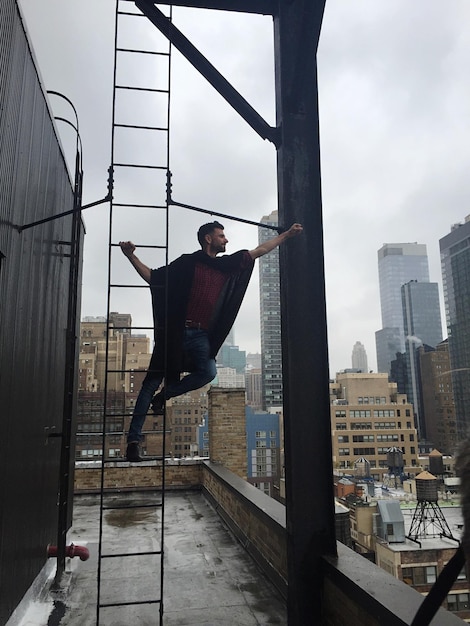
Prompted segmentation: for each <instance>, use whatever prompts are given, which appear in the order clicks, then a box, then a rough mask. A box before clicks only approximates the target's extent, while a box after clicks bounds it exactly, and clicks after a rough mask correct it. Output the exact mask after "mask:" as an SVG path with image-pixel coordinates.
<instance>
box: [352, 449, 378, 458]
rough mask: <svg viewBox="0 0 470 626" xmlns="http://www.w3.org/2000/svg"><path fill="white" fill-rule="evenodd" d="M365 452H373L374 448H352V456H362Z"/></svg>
mask: <svg viewBox="0 0 470 626" xmlns="http://www.w3.org/2000/svg"><path fill="white" fill-rule="evenodd" d="M366 454H375V448H354V456H364V455H366Z"/></svg>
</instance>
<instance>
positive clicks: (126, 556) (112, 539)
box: [96, 0, 171, 626]
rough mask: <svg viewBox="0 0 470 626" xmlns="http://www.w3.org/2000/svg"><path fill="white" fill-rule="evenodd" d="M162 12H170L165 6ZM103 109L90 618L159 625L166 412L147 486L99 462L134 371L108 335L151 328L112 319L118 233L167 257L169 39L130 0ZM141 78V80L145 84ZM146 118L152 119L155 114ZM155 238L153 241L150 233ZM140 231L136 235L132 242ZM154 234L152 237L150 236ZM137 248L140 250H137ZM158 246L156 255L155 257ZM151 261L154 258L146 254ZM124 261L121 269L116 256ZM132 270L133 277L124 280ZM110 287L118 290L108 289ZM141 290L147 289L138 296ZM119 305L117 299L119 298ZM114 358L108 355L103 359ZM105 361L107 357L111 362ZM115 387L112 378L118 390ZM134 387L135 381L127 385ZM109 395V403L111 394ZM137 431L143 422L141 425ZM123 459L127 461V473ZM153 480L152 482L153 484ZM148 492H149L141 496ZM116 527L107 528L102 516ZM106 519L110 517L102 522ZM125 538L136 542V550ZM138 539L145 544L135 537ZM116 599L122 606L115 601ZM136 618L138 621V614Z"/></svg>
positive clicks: (121, 421)
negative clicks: (100, 339)
mask: <svg viewBox="0 0 470 626" xmlns="http://www.w3.org/2000/svg"><path fill="white" fill-rule="evenodd" d="M168 16H169V17H170V18H171V9H169V13H168ZM114 48H115V49H114V79H113V112H112V138H111V176H112V177H113V183H114V196H113V198H112V199H111V201H110V207H109V242H108V305H107V324H106V357H105V388H104V402H103V418H102V450H101V459H102V461H101V489H100V522H99V542H98V575H97V580H98V582H97V587H98V589H97V596H98V597H97V605H96V623H97V626H99V625H100V624H103V625H104V624H106V625H107V624H112V623H113V617H112V616H113V615H115V614H116V613H115V612H116V610H120V613H119V616H120V619H124V621H126V611H128V612H129V613H128V615H129V619H128V620H127V621H129V623H155V624H159V625H160V626H161V625H162V624H163V573H164V510H165V507H164V499H165V456H166V451H165V439H166V436H165V435H166V415H165V413H164V415H163V418H159V419H160V421H162V425H161V427H162V433H163V434H162V449H161V465H159V464H158V463H157V464H155V465H153V464H152V465H151V466H150V467H149V470H150V471H152V472H155V481H156V482H154V485H155V487H154V489H153V490H152V495H151V497H150V496H147V497H145V498H143V499H142V498H139V496H138V495H136V494H135V493H133V494H132V495H129V494H126V493H123V491H121V492H120V493H119V495H116V493H115V492H114V493H113V492H112V491H111V490H110V489H108V487H109V480H108V476H109V474H108V473H107V471H109V470H110V469H111V468H112V467H113V466H114V465H117V464H118V463H119V461H118V460H117V459H116V458H115V457H113V456H112V453H113V452H114V450H115V449H113V448H112V445H113V438H116V437H117V436H118V435H119V431H120V436H121V442H122V441H123V438H124V432H125V430H126V426H127V425H128V420H129V406H128V404H127V402H122V401H121V404H120V405H119V395H121V397H122V398H123V399H124V398H126V392H130V391H131V389H132V382H131V381H132V379H133V378H134V374H135V370H134V369H133V368H131V367H128V366H127V367H126V365H125V359H123V360H122V363H123V365H122V367H121V366H118V367H117V366H116V359H115V357H114V355H112V354H111V350H110V339H111V338H112V337H113V336H114V337H115V336H116V333H123V334H125V335H127V339H129V337H131V336H132V331H135V330H142V331H143V330H145V331H149V332H152V334H153V327H151V326H142V325H135V326H134V325H133V324H131V325H121V326H120V325H116V324H113V323H112V322H111V317H112V311H116V310H117V307H116V305H115V304H114V303H115V302H119V298H120V297H121V301H122V294H123V293H126V294H127V293H128V294H129V296H128V300H127V301H128V302H129V301H132V298H133V297H135V294H137V293H138V290H139V289H141V288H142V287H144V286H145V285H142V284H141V282H140V281H139V279H138V278H137V275H136V274H132V276H133V278H132V279H131V280H129V281H127V282H123V281H122V275H123V272H125V271H129V272H133V269H132V268H130V269H127V265H129V263H128V261H127V259H125V258H124V257H123V255H122V253H121V250H120V248H119V243H118V242H119V240H121V239H125V240H128V239H130V238H131V237H130V236H129V230H130V231H131V232H132V231H133V230H134V229H135V237H134V236H132V239H133V241H134V242H135V243H136V246H137V247H138V248H139V250H142V249H145V248H151V249H152V250H153V251H154V252H155V253H156V254H155V257H157V258H152V260H151V261H149V263H148V264H149V265H151V266H152V267H155V266H158V265H164V264H166V263H168V226H169V224H168V222H169V219H168V198H167V193H166V183H167V180H168V176H169V118H170V69H171V45H170V44H169V43H168V40H167V39H166V38H164V37H163V36H161V35H158V36H157V35H156V33H155V29H154V28H153V27H152V26H151V24H149V23H148V20H147V19H146V18H145V16H143V15H142V13H141V12H139V11H138V10H137V9H136V8H135V5H134V3H133V2H132V0H116V16H115V46H114ZM149 83H150V84H149ZM155 120H156V122H157V123H155ZM159 238H160V241H159ZM142 240H143V241H142ZM155 241H157V243H155ZM143 252H144V253H145V252H146V251H145V250H143ZM158 255H160V262H158ZM155 261H156V262H155ZM123 263H127V265H126V269H125V270H124V269H123V266H122V264H123ZM134 276H135V279H136V282H135V283H134V282H133V280H134ZM118 293H120V296H117V295H116V294H118ZM148 297H149V298H150V296H148ZM124 306H125V305H124ZM113 358H114V362H113V360H112V359H113ZM113 363H114V364H113ZM117 387H120V389H118V388H117ZM135 391H137V389H136V390H135ZM116 398H118V402H116ZM144 435H145V431H144ZM132 471H133V466H131V465H130V466H129V472H132ZM157 483H158V484H157ZM149 499H151V500H152V501H151V502H149ZM138 519H144V520H145V522H146V523H145V526H146V527H147V529H148V527H149V526H150V527H151V531H150V533H149V534H148V536H146V538H145V539H143V538H142V537H141V536H139V537H138V539H137V540H136V541H135V542H133V537H135V533H136V532H138V533H139V532H140V530H139V529H138V528H137V526H134V535H133V533H132V526H133V524H132V521H135V520H138ZM110 520H112V521H113V522H114V527H116V528H117V529H118V530H117V531H115V532H112V531H111V532H110V531H109V528H110V523H109V521H110ZM111 528H113V525H112V524H111ZM134 543H136V544H137V545H139V546H141V545H143V548H142V550H141V549H139V550H136V549H135V547H134V545H133V544H134ZM144 544H145V545H144ZM118 607H122V608H120V609H118ZM139 618H140V621H139Z"/></svg>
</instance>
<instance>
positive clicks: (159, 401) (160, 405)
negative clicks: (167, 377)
mask: <svg viewBox="0 0 470 626" xmlns="http://www.w3.org/2000/svg"><path fill="white" fill-rule="evenodd" d="M152 411H153V414H154V415H163V414H164V412H165V394H164V392H163V391H160V392H159V393H156V394H155V395H154V396H153V398H152Z"/></svg>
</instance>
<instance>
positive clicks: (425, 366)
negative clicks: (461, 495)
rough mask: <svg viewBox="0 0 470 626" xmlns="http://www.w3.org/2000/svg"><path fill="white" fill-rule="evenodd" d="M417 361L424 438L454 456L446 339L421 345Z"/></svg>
mask: <svg viewBox="0 0 470 626" xmlns="http://www.w3.org/2000/svg"><path fill="white" fill-rule="evenodd" d="M419 361H420V372H421V388H422V398H423V409H424V419H425V422H426V434H427V438H428V440H430V441H431V442H432V443H433V445H434V447H435V448H437V449H438V450H439V451H441V452H442V453H443V454H447V455H455V453H456V451H457V447H458V443H459V441H458V437H457V423H456V417H455V400H454V389H453V386H452V372H451V366H450V355H449V342H448V340H447V339H446V340H445V341H442V342H441V343H439V344H438V345H437V346H436V348H435V349H431V348H426V347H425V346H421V347H420V348H419Z"/></svg>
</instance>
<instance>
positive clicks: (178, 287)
mask: <svg viewBox="0 0 470 626" xmlns="http://www.w3.org/2000/svg"><path fill="white" fill-rule="evenodd" d="M245 252H246V251H245V250H239V251H238V252H235V253H234V254H230V255H224V256H221V257H210V256H209V255H207V254H206V253H205V252H203V251H202V250H198V251H197V252H193V253H192V254H183V255H182V256H180V257H179V258H178V259H176V260H175V261H173V262H172V263H170V264H169V265H168V266H164V267H160V268H159V269H157V270H152V274H151V281H150V289H151V293H152V306H153V318H154V325H155V348H154V350H153V354H152V358H151V360H150V366H149V375H152V374H156V375H160V374H162V373H164V372H165V358H166V361H167V367H166V374H167V377H168V376H176V375H178V374H179V373H180V372H183V371H188V370H189V368H190V364H188V363H185V362H184V354H183V349H182V344H183V335H184V324H185V320H186V311H187V307H188V301H189V295H190V292H191V286H192V283H193V277H194V270H195V267H196V263H204V264H206V265H209V266H210V267H213V268H215V269H217V270H219V271H220V272H224V273H227V274H230V278H229V279H228V280H227V282H226V283H225V285H224V287H223V289H222V291H221V293H220V296H219V299H218V301H217V304H216V306H215V309H214V312H213V315H212V319H211V322H210V325H209V328H208V329H207V330H208V334H209V342H210V347H211V353H210V356H211V357H212V358H215V356H216V354H217V352H218V351H219V349H220V347H221V345H222V344H223V342H224V340H225V338H226V337H227V335H228V333H229V332H230V329H231V328H232V325H233V323H234V321H235V318H236V316H237V313H238V311H239V309H240V306H241V303H242V301H243V297H244V295H245V292H246V289H247V287H248V283H249V281H250V277H251V273H252V271H253V266H254V261H253V260H252V261H251V263H250V264H249V266H248V267H246V268H245V269H243V270H241V269H240V267H241V266H242V265H244V264H243V256H244V253H245ZM166 293H168V298H166V297H165V295H166ZM166 347H167V348H166ZM165 354H166V357H165Z"/></svg>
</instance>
